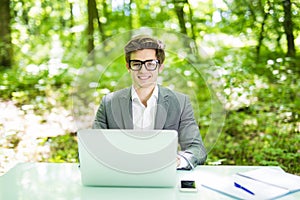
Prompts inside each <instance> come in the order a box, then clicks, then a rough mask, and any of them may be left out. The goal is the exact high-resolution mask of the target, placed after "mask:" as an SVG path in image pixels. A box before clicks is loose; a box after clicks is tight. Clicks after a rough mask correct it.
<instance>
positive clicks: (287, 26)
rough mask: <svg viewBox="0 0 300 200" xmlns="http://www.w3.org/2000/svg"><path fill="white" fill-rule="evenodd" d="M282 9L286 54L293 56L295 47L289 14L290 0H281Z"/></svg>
mask: <svg viewBox="0 0 300 200" xmlns="http://www.w3.org/2000/svg"><path fill="white" fill-rule="evenodd" d="M282 3H283V9H284V22H283V27H284V32H285V35H286V40H287V56H289V57H295V56H296V49H295V41H294V39H295V38H294V35H293V21H292V15H291V1H290V0H283V1H282Z"/></svg>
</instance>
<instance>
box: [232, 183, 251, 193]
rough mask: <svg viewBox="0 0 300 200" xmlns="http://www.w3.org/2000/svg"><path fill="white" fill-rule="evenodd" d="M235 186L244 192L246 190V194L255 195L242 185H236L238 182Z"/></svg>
mask: <svg viewBox="0 0 300 200" xmlns="http://www.w3.org/2000/svg"><path fill="white" fill-rule="evenodd" d="M234 186H235V187H237V188H240V189H242V190H244V191H246V192H248V193H249V194H252V195H254V193H253V192H251V191H250V190H248V189H247V188H245V187H243V186H241V185H240V184H238V183H236V182H234Z"/></svg>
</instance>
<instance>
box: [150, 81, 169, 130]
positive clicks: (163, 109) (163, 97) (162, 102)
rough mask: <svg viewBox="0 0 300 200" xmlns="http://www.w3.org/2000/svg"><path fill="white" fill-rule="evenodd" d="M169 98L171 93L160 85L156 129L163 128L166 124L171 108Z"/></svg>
mask: <svg viewBox="0 0 300 200" xmlns="http://www.w3.org/2000/svg"><path fill="white" fill-rule="evenodd" d="M168 100H169V95H168V94H166V93H165V91H164V89H163V88H162V87H159V91H158V102H157V111H156V117H155V125H154V129H163V127H164V125H165V122H166V119H167V114H168V109H169V101H168Z"/></svg>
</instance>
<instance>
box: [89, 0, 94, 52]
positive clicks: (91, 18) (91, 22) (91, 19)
mask: <svg viewBox="0 0 300 200" xmlns="http://www.w3.org/2000/svg"><path fill="white" fill-rule="evenodd" d="M93 1H94V0H88V30H87V32H88V47H87V51H88V53H90V52H91V51H92V50H93V49H94V47H95V46H94V15H93V6H95V5H93Z"/></svg>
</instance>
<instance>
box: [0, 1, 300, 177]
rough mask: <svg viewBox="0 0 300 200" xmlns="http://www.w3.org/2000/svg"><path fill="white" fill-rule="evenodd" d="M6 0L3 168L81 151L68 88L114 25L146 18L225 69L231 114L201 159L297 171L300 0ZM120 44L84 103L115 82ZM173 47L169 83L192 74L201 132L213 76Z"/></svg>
mask: <svg viewBox="0 0 300 200" xmlns="http://www.w3.org/2000/svg"><path fill="white" fill-rule="evenodd" d="M0 2H1V4H0V174H1V173H4V172H6V171H7V170H8V169H10V168H11V167H12V166H14V165H15V164H16V163H18V162H25V161H41V162H77V161H78V160H77V142H76V130H77V128H78V127H77V126H76V125H78V122H77V124H76V123H75V119H74V118H75V117H74V115H73V113H72V111H73V108H74V107H73V106H74V104H73V101H72V98H71V96H72V94H74V90H75V89H74V87H75V85H76V84H78V83H76V77H78V74H80V72H81V70H83V68H85V70H86V69H88V67H87V65H86V64H85V63H86V60H87V58H88V57H89V56H91V54H93V49H94V48H97V47H99V46H100V47H101V45H102V47H103V48H105V47H106V46H105V45H103V44H105V41H109V38H111V37H114V36H116V35H118V34H122V33H126V32H128V31H130V30H134V29H139V28H142V27H151V28H157V29H163V30H166V32H168V31H171V32H175V33H178V34H182V35H184V36H186V37H188V38H190V39H191V40H192V41H194V42H195V44H196V46H199V47H201V49H202V50H203V51H204V52H205V54H206V56H207V57H206V61H205V63H208V64H207V66H208V67H209V66H211V69H214V70H215V71H217V72H218V73H217V74H218V76H217V77H216V80H219V82H218V84H221V86H222V88H223V89H222V91H218V92H221V93H222V98H221V97H220V96H218V95H217V96H218V98H220V99H219V101H220V102H222V105H223V107H224V110H225V111H226V120H225V122H224V126H223V128H222V130H221V131H222V132H221V134H219V135H217V141H216V143H213V146H210V148H209V150H210V151H209V155H208V160H207V162H206V164H209V165H218V164H224V165H278V166H280V167H282V168H283V169H284V170H286V171H288V172H290V173H294V174H298V175H300V165H299V164H300V162H299V161H300V120H299V118H300V116H299V115H300V81H299V80H300V59H299V58H300V57H299V51H300V48H299V47H300V35H299V33H300V17H299V16H300V2H299V1H298V0H241V1H237V0H159V1H158V0H153V1H150V0H143V1H142V0H86V1H82V0H67V1H60V0H26V1H24V0H1V1H0ZM145 30H147V29H145ZM178 42H180V41H176V40H174V43H178ZM117 45H118V44H117ZM118 48H119V49H120V50H122V49H123V46H121V45H120V46H119V47H118ZM167 48H168V46H167ZM100 51H101V50H100ZM122 56H123V55H120V58H118V59H115V60H114V64H113V66H118V68H117V69H116V68H114V67H113V66H112V67H110V68H109V69H108V73H104V74H105V75H103V76H102V77H101V81H100V82H98V83H97V82H89V80H88V79H87V80H86V81H87V83H86V85H87V88H86V89H87V90H90V91H94V92H93V93H92V99H93V100H92V101H93V102H89V103H87V106H86V107H83V109H89V108H90V107H97V106H98V104H99V102H100V99H101V97H102V96H103V95H104V94H106V93H108V92H110V91H114V90H115V89H116V87H117V85H118V80H120V79H121V78H122V77H123V75H124V71H126V70H125V67H124V65H125V61H124V58H123V57H122ZM168 57H169V60H168V58H167V60H166V65H167V67H166V68H169V69H170V70H171V71H172V70H173V71H175V72H176V74H177V75H178V74H180V75H181V76H172V79H170V80H169V79H168V78H166V80H164V82H163V83H165V84H166V85H168V86H170V85H172V84H175V83H176V82H180V83H182V79H181V77H184V80H187V81H185V82H184V83H185V84H186V87H180V86H176V87H175V89H177V88H181V89H182V90H183V91H193V92H194V95H195V98H192V100H193V102H194V104H193V105H198V104H199V105H198V106H196V108H195V110H196V112H195V115H196V119H197V122H198V123H199V127H200V129H201V134H202V137H203V138H206V136H207V133H208V130H209V127H210V126H211V125H212V124H211V123H212V121H211V115H212V108H213V107H214V103H213V102H212V101H210V98H211V96H212V95H213V94H212V93H211V92H210V91H209V88H208V87H207V85H206V81H207V80H206V78H205V77H202V78H201V76H200V75H199V73H197V70H192V68H191V66H190V64H189V62H188V61H187V60H186V59H185V58H184V57H182V56H177V55H173V54H172V53H171V52H169V54H168ZM170 57H171V59H170ZM102 58H103V57H102ZM168 63H169V64H168ZM165 71H166V70H165ZM90 73H91V74H93V73H96V74H97V71H96V72H95V71H93V70H90ZM165 76H166V77H167V76H168V74H165ZM169 76H170V74H169ZM176 77H178V78H176ZM175 85H176V84H175ZM78 98H80V97H78ZM195 102H196V103H195ZM92 112H93V111H92ZM84 117H87V118H86V119H85V120H86V122H87V123H85V122H84V119H82V120H83V121H82V123H83V125H81V126H83V127H84V126H86V127H88V126H89V124H90V123H91V122H92V120H93V117H94V116H93V115H92V116H84ZM84 117H83V118H84ZM79 121H80V119H79ZM205 142H206V140H205ZM210 145H211V144H210Z"/></svg>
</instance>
